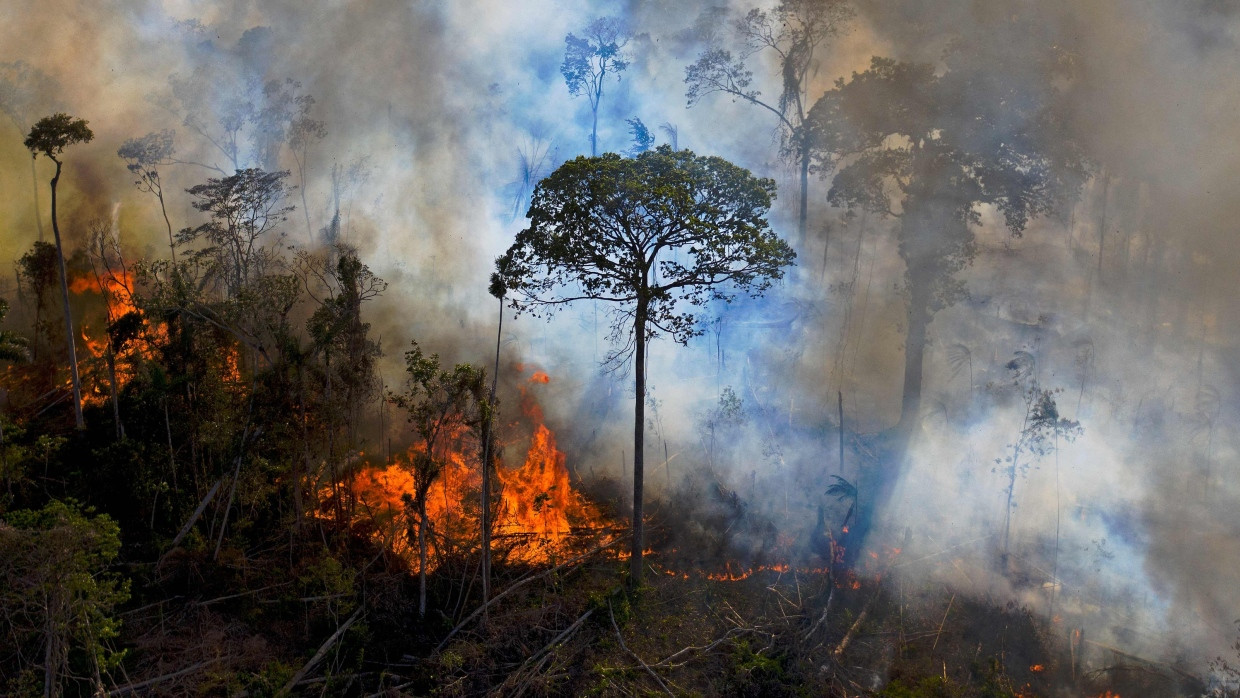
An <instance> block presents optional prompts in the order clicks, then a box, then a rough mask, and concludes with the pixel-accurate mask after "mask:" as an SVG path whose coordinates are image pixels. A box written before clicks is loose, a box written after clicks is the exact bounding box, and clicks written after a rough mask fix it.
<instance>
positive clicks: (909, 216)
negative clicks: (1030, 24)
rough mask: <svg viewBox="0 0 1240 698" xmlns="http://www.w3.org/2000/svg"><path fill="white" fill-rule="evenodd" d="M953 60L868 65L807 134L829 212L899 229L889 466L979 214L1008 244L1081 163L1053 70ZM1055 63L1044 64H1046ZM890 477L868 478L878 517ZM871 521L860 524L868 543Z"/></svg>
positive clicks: (956, 289)
mask: <svg viewBox="0 0 1240 698" xmlns="http://www.w3.org/2000/svg"><path fill="white" fill-rule="evenodd" d="M1020 60H1021V59H1017V58H1008V59H1007V60H1006V61H1004V59H1003V58H1002V57H999V56H988V57H986V59H985V60H983V59H982V58H981V57H979V56H978V55H976V54H968V53H963V52H961V51H959V50H958V51H957V52H955V53H953V54H949V57H948V60H947V61H946V62H947V66H948V69H947V71H946V72H945V73H943V74H936V71H935V68H934V66H931V65H928V64H913V63H900V62H896V61H894V60H890V59H884V58H874V59H873V61H872V63H871V65H870V67H869V69H868V70H866V71H864V72H862V73H855V74H853V76H852V78H851V79H849V80H848V81H847V82H845V81H844V80H842V79H841V80H839V81H838V82H837V84H836V87H835V88H834V89H833V90H831V91H829V92H828V93H827V94H825V95H824V96H823V97H822V99H820V100H819V101H818V102H817V103H816V104H815V105H814V107H813V109H812V110H811V112H810V114H809V117H808V122H807V130H808V132H809V134H810V137H811V138H812V139H813V142H814V146H815V148H816V149H817V152H816V156H817V157H822V158H824V159H826V160H828V163H827V166H826V167H825V168H824V169H827V168H830V169H834V170H835V175H834V177H833V179H832V181H831V189H830V191H829V193H828V200H829V201H830V202H831V203H833V204H835V205H837V206H842V207H845V208H849V209H855V208H861V209H864V210H868V211H872V212H876V213H879V214H881V215H883V216H887V217H894V218H897V219H898V221H899V223H898V227H897V232H896V235H897V239H898V243H899V254H900V257H901V259H902V260H903V261H904V264H905V271H904V284H903V291H904V296H905V299H906V303H907V306H906V310H907V315H906V325H905V332H906V334H905V341H904V377H903V393H902V400H901V407H900V420H899V423H898V425H897V427H896V430H895V434H896V436H897V439H896V442H895V443H896V454H895V455H894V457H892V458H888V459H885V461H884V462H885V463H889V464H890V467H892V468H899V467H902V466H901V463H902V462H903V458H902V456H903V452H904V450H905V449H906V448H907V445H908V443H909V438H910V437H911V436H912V434H913V433H914V429H915V427H916V425H917V424H918V423H919V419H920V412H921V393H922V366H923V363H924V358H925V350H926V331H927V328H928V326H929V324H930V321H931V320H932V319H933V317H934V314H935V313H936V312H938V311H939V310H941V309H943V308H946V307H948V306H950V305H952V304H953V303H955V302H956V301H958V300H960V299H961V298H963V297H964V296H965V294H966V291H965V287H964V282H963V281H961V280H960V279H959V278H958V276H957V275H958V273H959V272H960V271H962V270H963V269H965V268H966V267H968V266H969V265H970V264H971V263H972V261H973V258H974V256H975V254H976V241H975V239H974V234H973V228H974V227H975V226H977V225H980V223H981V213H980V207H982V206H983V205H988V206H992V207H994V208H995V209H996V210H997V211H998V212H999V213H1001V214H1002V215H1003V218H1004V220H1005V222H1006V225H1007V228H1008V230H1009V231H1010V233H1011V234H1012V235H1013V236H1019V235H1020V234H1021V233H1022V231H1023V230H1024V229H1025V227H1026V225H1027V224H1028V223H1029V220H1030V219H1031V218H1032V217H1034V216H1038V215H1042V214H1046V213H1049V212H1050V211H1052V210H1053V209H1055V208H1056V207H1057V206H1058V205H1059V204H1060V203H1061V202H1063V201H1065V200H1067V199H1069V198H1070V197H1071V196H1073V195H1075V192H1076V190H1077V188H1079V183H1080V181H1081V179H1082V177H1083V174H1082V167H1083V166H1082V164H1081V158H1080V156H1079V154H1078V152H1077V151H1076V149H1075V148H1074V146H1073V145H1072V142H1071V140H1070V139H1069V138H1066V137H1065V136H1064V134H1065V131H1066V129H1065V128H1064V127H1063V125H1062V123H1061V119H1060V112H1059V110H1058V109H1057V107H1058V101H1057V93H1056V90H1055V88H1054V87H1053V84H1052V82H1051V81H1050V80H1049V79H1048V78H1047V76H1050V75H1054V74H1055V72H1054V70H1053V69H1052V68H1053V65H1052V66H1047V65H1045V64H1037V63H1035V62H1032V61H1030V63H1029V64H1028V65H1021V64H1020ZM1052 63H1053V62H1052ZM897 475H898V473H891V472H886V473H877V472H876V473H874V474H873V476H874V478H876V481H875V482H872V483H869V485H867V489H868V488H869V487H870V486H873V487H877V488H878V494H877V496H876V497H874V498H872V506H873V507H881V506H882V505H883V504H884V503H885V498H886V496H887V495H888V494H889V492H890V489H889V486H890V484H891V483H892V482H894V481H896V480H897V479H898V478H897ZM871 513H872V511H871V510H869V509H867V510H865V511H860V512H858V519H857V527H856V528H857V532H858V534H860V535H865V533H866V529H867V527H868V524H869V521H870V518H869V517H870V515H871Z"/></svg>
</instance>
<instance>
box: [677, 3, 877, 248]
mask: <svg viewBox="0 0 1240 698" xmlns="http://www.w3.org/2000/svg"><path fill="white" fill-rule="evenodd" d="M852 16H853V11H852V9H851V8H849V7H848V6H847V5H845V4H844V2H843V0H782V2H780V3H779V5H778V6H776V7H775V9H774V10H772V11H770V12H767V11H765V10H761V9H757V8H755V9H752V10H750V11H749V12H748V13H747V14H746V15H745V16H744V17H743V18H742V19H740V20H739V21H737V22H736V26H735V31H736V35H737V38H739V39H740V41H741V44H742V47H743V48H742V49H741V52H740V55H739V56H733V55H732V52H731V51H729V50H727V49H725V48H723V47H722V46H718V45H713V46H710V47H708V48H707V49H706V50H705V51H703V52H702V54H701V55H700V56H698V59H697V61H695V62H694V63H693V64H692V65H689V66H686V67H685V84H686V85H687V86H688V91H687V92H686V93H685V97H686V98H687V99H688V101H689V106H690V107H692V106H693V105H694V104H696V103H697V102H699V101H701V99H702V98H703V97H705V96H706V95H709V94H713V93H720V94H725V95H731V97H732V99H733V101H735V100H738V99H740V100H744V101H746V102H749V103H750V104H752V105H754V106H757V107H761V108H763V109H765V110H767V111H768V112H770V113H772V114H774V115H775V117H776V119H778V121H779V133H780V149H781V151H782V154H783V155H784V157H787V158H789V159H790V160H791V161H792V162H793V163H794V164H795V166H796V168H797V170H798V173H799V175H800V184H801V198H800V201H799V202H798V204H799V206H798V209H797V236H798V242H799V243H800V244H804V243H805V236H806V227H807V225H808V219H809V170H810V162H811V159H812V158H811V150H812V147H813V143H812V141H811V140H810V138H809V137H808V134H807V133H806V130H805V119H806V116H807V112H808V109H809V102H810V100H809V81H810V78H811V77H812V76H813V73H814V71H816V70H817V67H818V61H817V59H816V58H815V55H814V53H815V51H816V50H817V49H818V48H819V46H820V45H821V44H822V42H824V41H826V40H827V39H828V38H830V37H833V36H838V35H839V34H840V33H842V32H843V31H844V28H845V27H846V26H847V24H848V21H849V20H850V19H851V18H852ZM762 53H771V54H774V56H775V57H776V59H777V61H778V64H779V72H780V75H779V80H780V83H781V91H780V94H779V98H778V100H771V99H770V98H763V97H762V93H761V92H760V91H758V90H756V89H752V88H751V85H752V83H753V71H752V70H750V69H749V67H748V63H747V61H749V59H750V58H753V57H754V56H756V55H757V54H762ZM826 242H827V241H826V240H825V239H824V241H823V244H824V245H825V244H826Z"/></svg>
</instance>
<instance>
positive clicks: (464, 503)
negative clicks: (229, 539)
mask: <svg viewBox="0 0 1240 698" xmlns="http://www.w3.org/2000/svg"><path fill="white" fill-rule="evenodd" d="M549 381H550V378H549V377H548V376H547V374H546V373H543V372H541V371H540V372H536V373H534V375H533V376H532V377H531V378H530V379H529V382H530V383H547V382H549ZM521 408H522V412H523V413H524V415H525V417H526V419H527V420H528V422H529V423H530V424H532V426H533V434H532V435H531V436H530V442H529V448H528V450H527V452H526V456H525V460H524V462H523V464H522V465H521V466H520V467H515V468H508V467H505V466H503V465H502V464H501V465H499V466H498V467H497V469H496V473H495V475H496V480H497V487H496V489H497V490H498V496H497V498H496V501H495V503H494V504H493V506H495V515H494V524H493V528H492V530H493V536H494V546H495V549H496V552H497V554H498V555H499V556H500V557H501V559H506V560H507V561H509V562H518V563H525V564H538V563H543V562H547V561H549V560H551V559H552V558H553V557H554V556H557V555H559V554H561V553H563V552H565V551H567V550H569V549H570V548H572V546H573V541H574V540H575V535H576V534H578V533H584V532H590V531H598V530H602V529H606V528H610V527H611V526H612V522H610V521H609V520H607V519H606V518H605V517H604V516H603V514H602V513H601V512H600V511H599V510H598V508H597V507H595V506H594V505H592V504H591V503H590V502H588V501H587V500H586V499H585V498H584V497H583V496H582V495H581V494H579V493H578V492H577V491H576V490H574V489H573V485H572V480H571V476H570V474H569V471H568V468H567V467H566V457H565V455H564V453H563V452H562V451H560V450H559V448H558V447H557V445H556V440H555V434H554V433H553V432H552V431H551V429H549V428H548V427H547V425H546V424H545V423H544V421H543V414H542V409H541V408H540V407H539V406H538V403H537V402H536V401H535V400H534V398H533V397H532V396H531V395H530V394H529V393H528V392H527V391H526V390H524V389H522V400H521ZM464 436H465V435H464V434H461V435H457V437H456V438H454V439H453V442H454V443H453V446H452V448H451V449H449V451H448V455H447V459H446V462H445V463H444V464H443V466H442V469H441V470H440V473H439V476H438V477H437V478H436V479H435V480H434V482H432V483H431V485H430V487H429V489H428V491H427V495H426V513H427V519H428V520H429V522H430V527H429V532H430V536H429V540H430V548H431V550H432V554H431V555H430V556H429V557H428V563H427V564H428V567H429V568H431V569H433V568H434V567H435V566H436V565H437V564H438V562H437V560H438V559H439V558H441V557H442V556H443V555H444V554H446V553H450V552H452V551H455V550H460V549H461V548H463V547H464V548H468V547H470V546H476V545H477V544H478V540H479V511H480V504H481V502H480V492H481V473H480V471H479V467H478V461H479V457H478V455H477V453H476V451H475V450H474V446H475V445H474V444H471V443H470V440H469V439H466V438H464ZM420 456H421V452H420V451H419V449H418V448H417V447H411V448H409V449H408V450H407V451H406V452H404V453H402V454H398V455H397V456H396V462H395V463H394V464H393V465H391V466H388V467H387V468H386V469H375V468H368V469H366V470H363V471H362V472H361V473H359V474H358V475H357V476H356V478H355V479H354V481H353V490H354V494H355V496H356V497H357V499H358V501H359V503H360V504H361V507H360V509H359V514H358V516H365V517H370V518H371V519H372V520H373V521H374V522H376V523H379V522H382V523H381V524H380V525H378V526H376V532H375V534H374V535H375V536H376V537H377V538H378V539H379V540H381V541H382V543H383V544H384V545H386V546H387V547H389V548H390V549H392V550H393V551H395V552H397V553H398V554H400V555H401V556H402V557H404V558H405V559H406V560H407V561H408V562H409V563H410V565H411V566H412V567H413V569H414V571H416V569H417V554H416V552H415V551H414V547H415V546H414V545H411V543H410V541H411V539H412V538H413V535H414V534H413V531H415V530H416V525H417V524H416V518H417V517H416V514H415V513H413V509H412V506H411V505H409V506H407V505H406V501H405V500H406V498H407V497H411V496H412V493H413V492H414V491H415V480H414V476H413V467H412V464H413V462H414V460H415V459H416V458H419V457H420Z"/></svg>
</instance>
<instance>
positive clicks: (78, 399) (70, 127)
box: [25, 112, 95, 429]
mask: <svg viewBox="0 0 1240 698" xmlns="http://www.w3.org/2000/svg"><path fill="white" fill-rule="evenodd" d="M94 137H95V134H94V132H92V131H91V130H90V128H89V127H88V126H87V125H86V121H85V120H83V119H75V118H73V117H72V116H69V115H68V114H65V113H63V112H60V113H56V114H53V115H51V116H45V117H43V118H42V119H39V121H38V122H37V123H35V125H34V127H33V128H31V129H30V135H28V136H26V141H25V145H26V149H27V150H29V151H30V154H31V155H32V156H33V157H36V158H37V157H38V156H39V153H43V154H44V155H45V156H47V159H49V160H51V161H52V162H54V163H56V174H55V175H53V176H52V234H53V235H55V236H56V254H57V256H58V257H59V258H60V259H59V261H60V294H61V299H62V300H63V301H64V311H65V342H66V343H67V344H68V345H69V371H70V373H71V374H72V376H73V416H74V419H75V420H76V422H77V428H78V429H85V428H86V422H85V421H84V420H83V419H82V380H81V377H80V376H79V375H78V364H77V348H76V346H75V343H74V341H73V317H72V316H71V315H70V314H69V278H68V272H67V271H66V270H65V248H64V245H63V244H62V243H61V241H60V225H59V224H58V223H57V221H56V185H57V184H59V183H60V169H61V165H62V163H61V161H60V158H59V157H57V156H59V155H60V154H61V153H62V152H64V149H65V148H67V147H68V146H71V145H73V144H75V143H89V142H90V141H91V140H92V139H93V138H94Z"/></svg>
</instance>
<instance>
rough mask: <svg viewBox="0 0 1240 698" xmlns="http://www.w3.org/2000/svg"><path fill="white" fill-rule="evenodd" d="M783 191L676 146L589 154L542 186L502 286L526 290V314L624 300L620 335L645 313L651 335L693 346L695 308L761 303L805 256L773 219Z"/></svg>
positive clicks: (502, 270) (520, 293)
mask: <svg viewBox="0 0 1240 698" xmlns="http://www.w3.org/2000/svg"><path fill="white" fill-rule="evenodd" d="M774 195H775V183H774V181H772V180H770V179H758V178H756V177H754V176H753V175H752V174H750V173H749V171H748V170H745V169H743V168H740V167H737V166H736V165H733V164H731V163H729V162H727V161H726V160H723V159H722V158H717V157H702V156H697V155H694V154H693V153H692V152H690V151H688V150H680V151H672V149H671V148H670V147H668V146H660V147H659V148H658V149H656V150H653V151H648V152H645V153H642V154H641V155H639V156H638V157H636V158H632V159H626V158H622V157H620V156H619V155H616V154H614V153H607V154H604V155H602V156H599V157H595V158H586V157H579V158H577V159H575V160H571V161H569V162H566V163H564V164H563V165H561V166H560V168H559V169H557V170H556V171H555V172H553V173H552V174H551V175H550V176H548V177H547V178H546V179H544V180H543V181H542V182H540V183H539V184H538V186H537V188H536V189H535V190H534V196H533V203H532V204H531V205H530V211H529V218H530V226H529V227H528V228H526V229H525V230H523V231H521V232H520V233H518V234H517V239H516V241H515V242H514V243H513V245H512V247H510V248H509V249H508V252H507V253H506V254H505V255H504V256H502V257H500V258H499V259H498V260H497V261H496V272H497V275H498V278H496V279H493V290H495V289H496V288H500V289H504V290H506V291H508V292H510V293H514V294H516V295H515V296H514V297H513V299H512V301H511V305H512V307H513V308H515V309H517V310H527V311H528V310H535V311H539V310H541V311H545V312H550V311H553V310H554V309H555V308H556V307H558V306H561V305H563V304H566V303H570V302H572V301H574V300H578V299H582V298H594V299H598V300H605V301H611V302H614V303H617V304H618V305H619V307H620V311H621V313H620V316H619V318H618V319H617V321H616V324H615V325H614V326H613V336H615V337H616V338H618V337H619V335H620V334H621V333H624V332H625V331H626V329H631V324H630V322H629V321H631V320H632V319H633V318H634V317H635V313H636V312H637V307H638V306H644V308H645V312H646V317H645V318H644V319H645V320H648V322H649V327H645V326H644V327H643V328H642V330H643V331H646V332H648V333H653V332H654V331H655V330H656V329H657V330H658V331H662V332H665V333H667V334H669V335H670V336H671V337H672V338H673V339H675V340H676V341H678V342H681V343H685V342H687V341H688V340H689V338H691V337H693V336H696V335H698V334H701V332H702V330H701V328H700V325H699V322H698V318H697V314H696V313H695V312H693V311H692V310H691V309H689V308H687V307H686V306H702V305H705V304H706V303H707V302H708V301H711V300H716V299H718V300H724V301H729V300H731V299H732V298H734V297H735V296H734V294H735V292H736V291H738V290H743V291H746V292H748V293H749V294H750V295H753V296H757V295H760V294H761V293H762V292H763V291H765V290H766V289H768V288H769V287H770V285H771V283H772V282H773V281H776V280H778V279H781V278H783V274H784V271H783V267H785V266H788V265H789V264H791V263H792V262H793V260H794V259H795V257H796V254H795V253H794V252H793V251H792V249H791V248H790V247H789V246H788V244H787V243H785V242H784V241H783V240H781V239H780V238H779V237H777V236H776V235H775V234H774V233H772V232H771V230H770V229H769V226H768V224H767V221H766V218H765V216H766V213H767V211H768V209H769V208H770V205H771V199H772V198H773V197H774ZM730 292H731V293H730ZM629 336H630V338H631V337H632V335H631V334H629Z"/></svg>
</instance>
